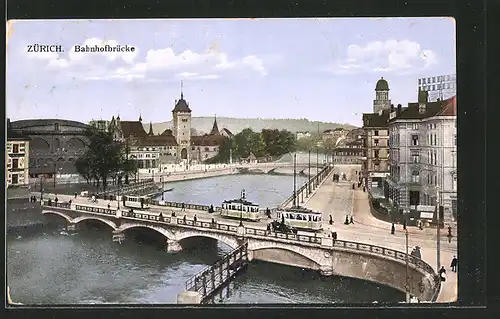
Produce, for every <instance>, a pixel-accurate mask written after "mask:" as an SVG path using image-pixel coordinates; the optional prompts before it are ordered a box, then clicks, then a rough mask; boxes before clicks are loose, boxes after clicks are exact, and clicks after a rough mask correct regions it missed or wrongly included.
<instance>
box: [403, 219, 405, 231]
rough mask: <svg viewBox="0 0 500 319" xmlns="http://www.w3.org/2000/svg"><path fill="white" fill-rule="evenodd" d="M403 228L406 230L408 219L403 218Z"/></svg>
mask: <svg viewBox="0 0 500 319" xmlns="http://www.w3.org/2000/svg"><path fill="white" fill-rule="evenodd" d="M403 230H406V219H405V220H403Z"/></svg>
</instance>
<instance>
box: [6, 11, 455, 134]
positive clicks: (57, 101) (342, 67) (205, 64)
mask: <svg viewBox="0 0 500 319" xmlns="http://www.w3.org/2000/svg"><path fill="white" fill-rule="evenodd" d="M7 28H8V34H7V77H6V91H7V97H6V103H7V109H6V110H7V117H9V118H10V119H11V120H12V121H14V120H20V119H36V118H62V119H69V120H75V121H80V122H84V123H87V122H88V121H90V120H92V119H108V120H109V119H111V117H112V116H117V115H118V114H119V115H120V118H121V119H122V120H137V119H138V118H139V115H141V116H142V118H143V121H146V122H150V121H152V122H153V123H155V122H164V121H169V120H171V118H172V113H171V112H172V109H173V107H174V105H175V100H176V99H179V98H180V91H181V81H182V83H183V93H184V98H185V99H186V100H187V102H188V103H189V105H190V108H191V109H192V116H194V117H198V116H215V115H217V116H218V117H237V118H307V119H309V120H312V121H328V122H336V123H349V124H352V125H356V126H361V117H362V113H369V112H372V109H373V100H374V98H375V91H374V90H375V84H376V82H377V80H378V79H380V78H381V77H384V79H386V80H387V81H388V83H389V88H390V92H389V97H390V99H391V100H392V103H393V104H395V105H396V104H398V103H401V104H403V105H405V104H407V103H408V102H413V101H416V99H417V91H418V86H417V79H418V78H420V77H427V76H437V75H441V74H454V73H455V60H456V58H455V57H456V50H455V22H454V20H453V19H452V18H383V19H382V18H380V19H375V18H366V19H365V18H350V19H334V18H332V19H325V18H321V19H189V20H188V19H183V20H45V21H41V20H37V21H30V20H24V21H20V20H18V21H10V22H9V23H8V26H7ZM34 44H49V45H50V44H55V45H61V46H62V48H63V50H64V52H60V53H57V52H28V51H29V50H28V48H29V47H30V45H34ZM105 44H109V45H111V46H114V45H118V44H119V45H122V46H123V45H128V46H131V47H134V48H135V51H134V52H124V53H121V52H120V53H117V52H109V53H100V52H99V53H96V52H87V53H82V52H75V45H90V46H94V45H98V46H102V45H105Z"/></svg>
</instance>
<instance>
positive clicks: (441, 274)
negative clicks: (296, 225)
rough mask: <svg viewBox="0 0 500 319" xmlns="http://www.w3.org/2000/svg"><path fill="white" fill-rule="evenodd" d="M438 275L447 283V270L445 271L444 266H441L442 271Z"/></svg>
mask: <svg viewBox="0 0 500 319" xmlns="http://www.w3.org/2000/svg"><path fill="white" fill-rule="evenodd" d="M438 273H439V278H440V279H441V281H446V269H444V266H441V269H439V272H438Z"/></svg>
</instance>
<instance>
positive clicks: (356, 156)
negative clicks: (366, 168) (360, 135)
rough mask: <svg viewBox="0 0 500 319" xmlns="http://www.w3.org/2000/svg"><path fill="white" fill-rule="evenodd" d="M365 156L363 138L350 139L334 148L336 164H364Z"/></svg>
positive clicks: (334, 161)
mask: <svg viewBox="0 0 500 319" xmlns="http://www.w3.org/2000/svg"><path fill="white" fill-rule="evenodd" d="M363 156H364V149H363V140H362V139H358V140H355V141H348V142H346V143H344V144H343V145H342V146H340V147H336V148H335V149H334V150H333V163H334V164H362V163H363V162H364V160H363Z"/></svg>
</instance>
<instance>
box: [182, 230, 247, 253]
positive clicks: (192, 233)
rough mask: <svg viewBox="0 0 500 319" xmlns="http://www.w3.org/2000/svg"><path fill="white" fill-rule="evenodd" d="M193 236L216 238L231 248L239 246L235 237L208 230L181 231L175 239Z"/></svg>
mask: <svg viewBox="0 0 500 319" xmlns="http://www.w3.org/2000/svg"><path fill="white" fill-rule="evenodd" d="M193 237H206V238H212V239H215V240H218V241H220V242H223V243H224V244H226V245H228V246H229V247H231V249H236V248H238V247H239V246H240V244H239V242H238V240H237V239H236V238H232V237H229V236H224V235H219V234H215V233H209V232H196V231H185V232H181V233H180V234H178V235H177V236H176V238H175V239H176V240H177V241H178V242H180V241H181V240H183V239H186V238H193Z"/></svg>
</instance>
